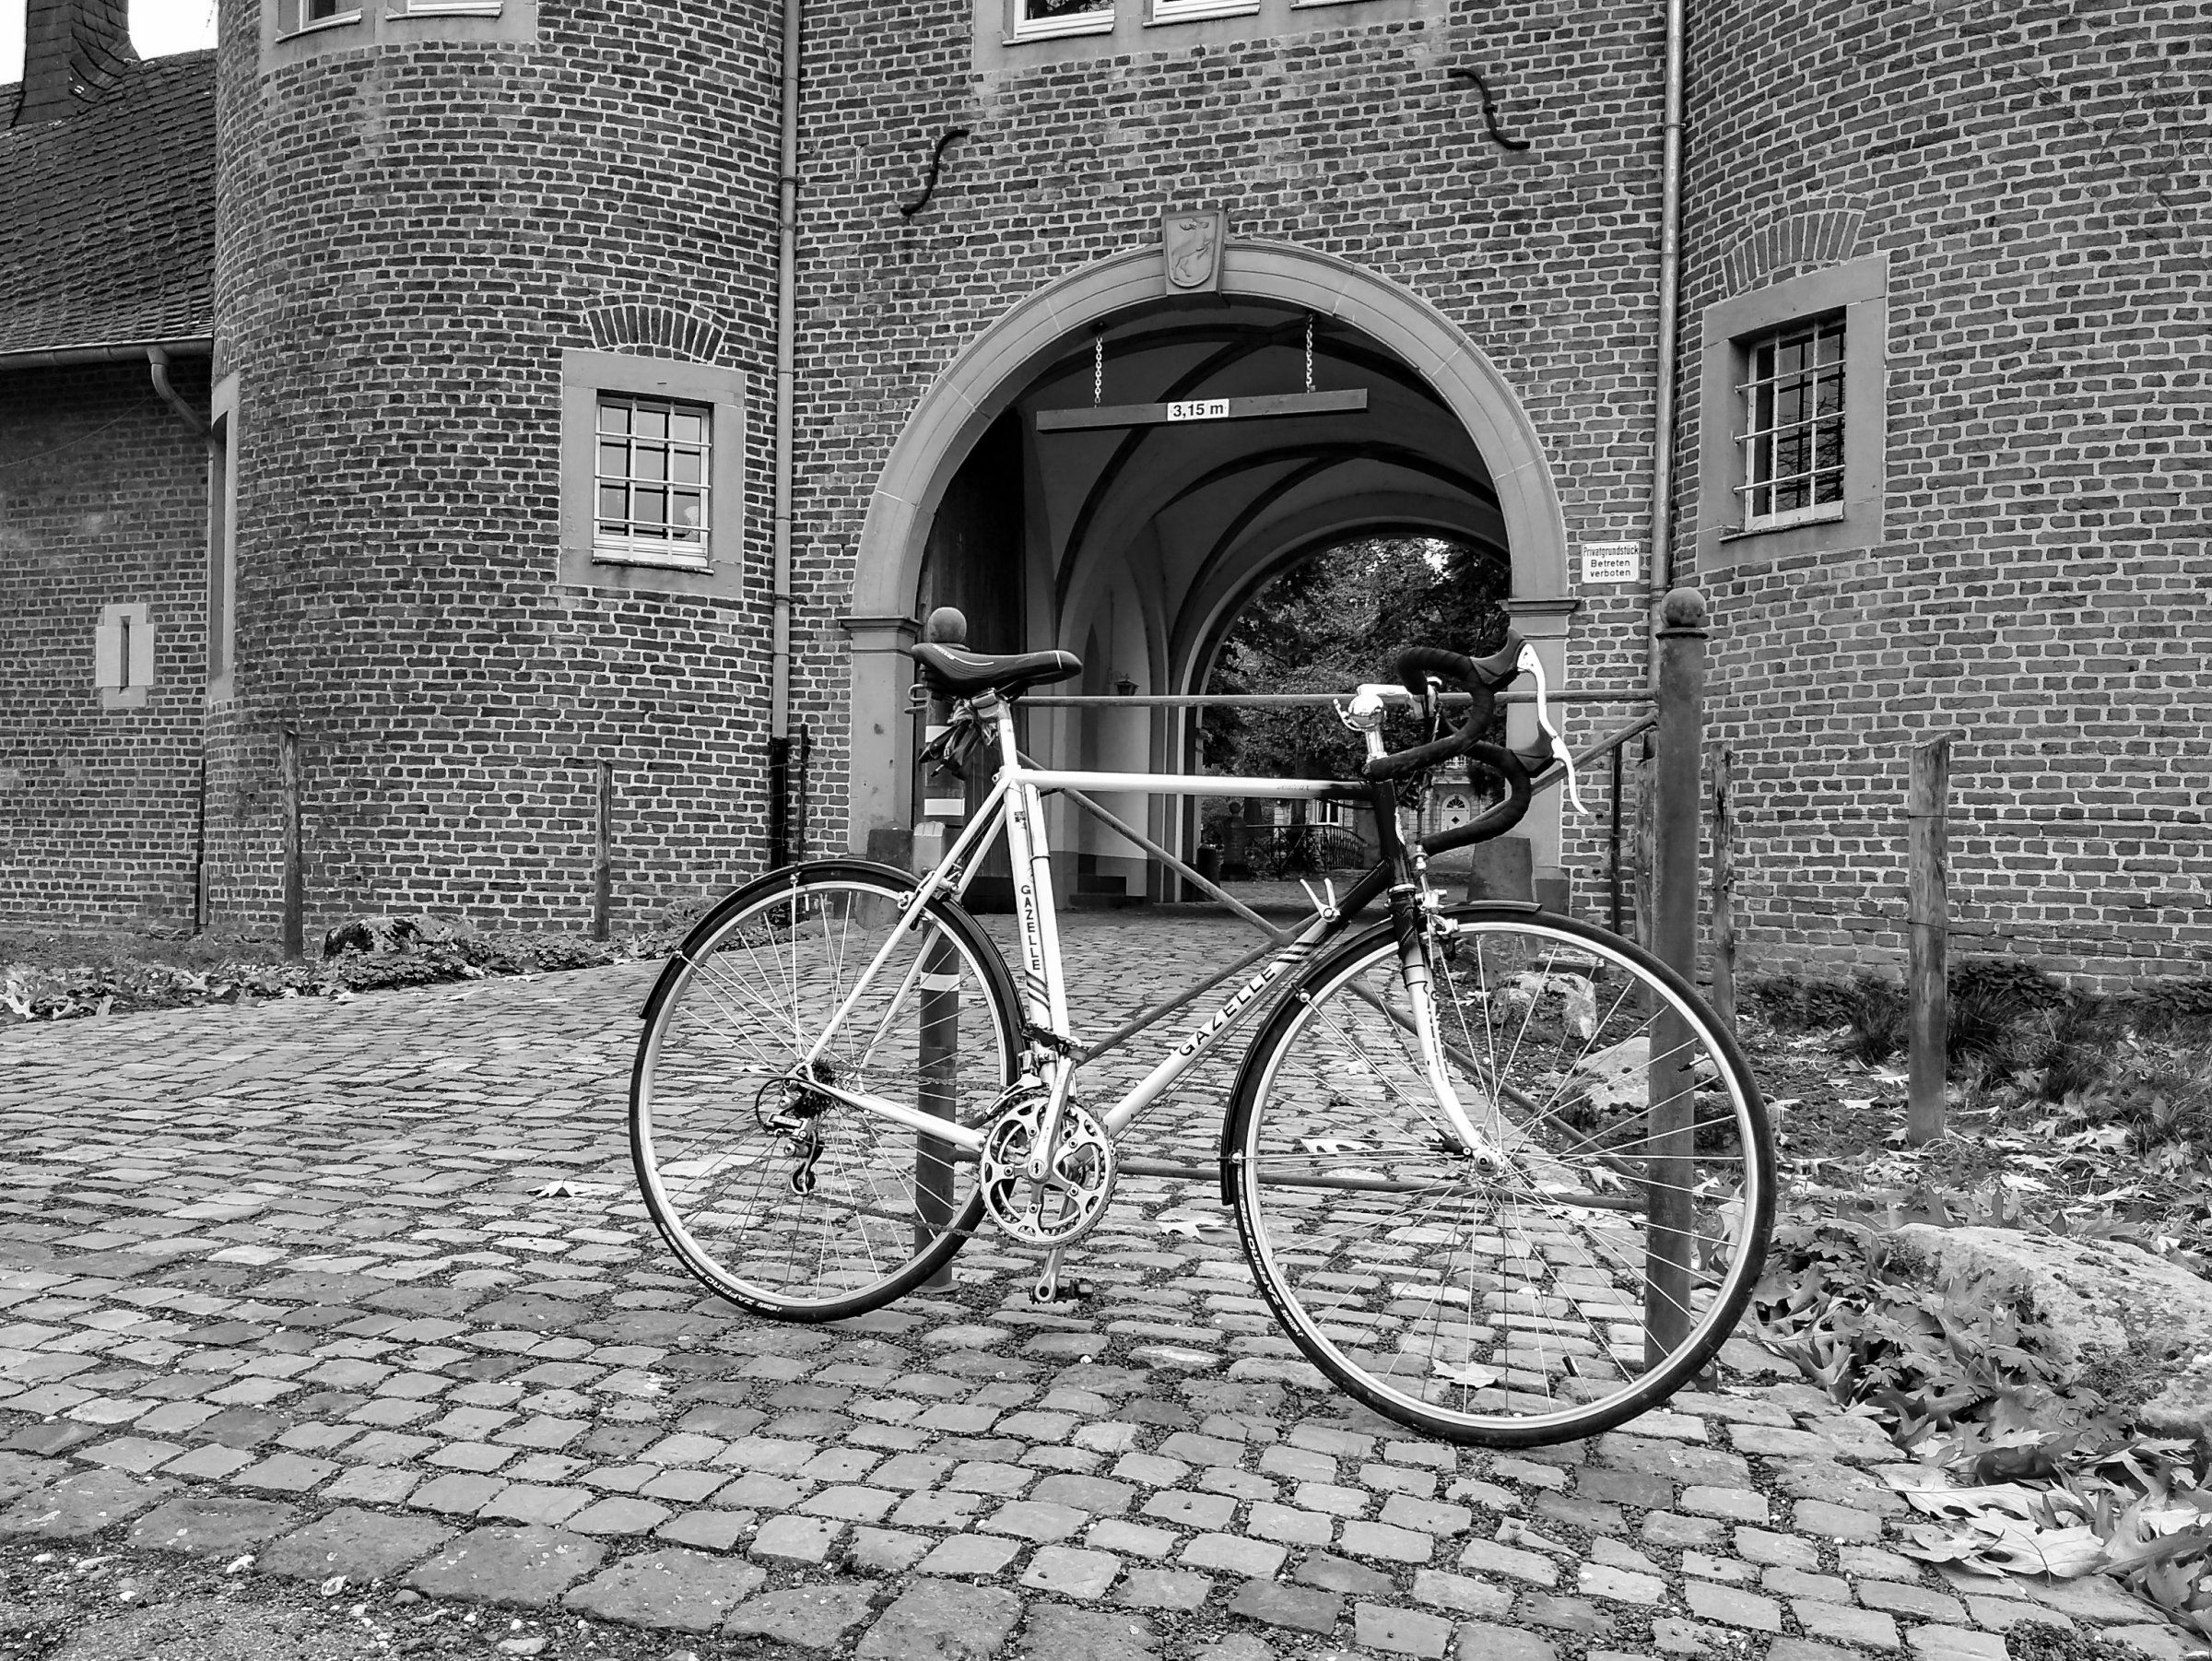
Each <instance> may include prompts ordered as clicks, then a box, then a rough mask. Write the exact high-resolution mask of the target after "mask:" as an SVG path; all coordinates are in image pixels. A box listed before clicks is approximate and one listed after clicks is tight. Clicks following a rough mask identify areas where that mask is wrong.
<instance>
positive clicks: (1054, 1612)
mask: <svg viewBox="0 0 2212 1661" xmlns="http://www.w3.org/2000/svg"><path fill="white" fill-rule="evenodd" d="M1014 1654H1015V1655H1018V1656H1020V1657H1023V1658H1024V1661H1156V1657H1157V1656H1158V1655H1159V1635H1158V1633H1157V1632H1155V1631H1154V1629H1153V1626H1152V1623H1151V1622H1150V1621H1149V1620H1146V1619H1145V1618H1144V1617H1143V1616H1141V1615H1131V1614H1124V1613H1119V1612H1115V1611H1111V1610H1105V1609H1071V1608H1065V1607H1064V1606H1062V1605H1059V1604H1050V1603H1041V1604H1036V1605H1033V1606H1032V1607H1031V1608H1030V1616H1029V1619H1028V1620H1026V1621H1024V1622H1023V1623H1022V1628H1021V1633H1020V1636H1019V1637H1018V1639H1016V1641H1015V1645H1014Z"/></svg>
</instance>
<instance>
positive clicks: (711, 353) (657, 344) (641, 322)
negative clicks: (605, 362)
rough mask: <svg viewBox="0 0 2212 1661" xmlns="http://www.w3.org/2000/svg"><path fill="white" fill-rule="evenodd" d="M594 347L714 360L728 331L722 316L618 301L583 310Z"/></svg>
mask: <svg viewBox="0 0 2212 1661" xmlns="http://www.w3.org/2000/svg"><path fill="white" fill-rule="evenodd" d="M584 322H585V324H587V325H588V326H589V327H590V329H591V331H592V347H593V349H594V350H596V351H602V352H648V353H653V354H654V355H665V356H667V357H672V358H687V359H690V360H691V361H692V362H694V363H712V362H713V361H714V360H715V359H718V358H720V357H721V356H722V343H723V338H724V336H726V335H727V334H728V333H729V330H728V329H727V327H726V326H725V325H724V324H723V323H722V321H721V320H720V319H719V318H716V317H714V316H712V314H706V313H701V312H681V311H678V310H677V308H676V307H674V306H662V305H654V304H652V303H650V302H648V301H643V300H616V301H610V302H608V303H606V304H603V305H597V306H594V307H593V308H592V309H591V310H590V311H588V312H585V313H584Z"/></svg>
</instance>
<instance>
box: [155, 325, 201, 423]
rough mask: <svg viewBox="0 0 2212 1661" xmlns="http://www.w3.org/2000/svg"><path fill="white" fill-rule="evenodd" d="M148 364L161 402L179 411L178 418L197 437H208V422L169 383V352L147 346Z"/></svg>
mask: <svg viewBox="0 0 2212 1661" xmlns="http://www.w3.org/2000/svg"><path fill="white" fill-rule="evenodd" d="M146 366H147V369H148V370H150V371H153V377H154V390H155V391H156V392H158V393H159V394H160V395H161V402H162V403H164V404H166V405H168V406H170V407H171V409H173V410H175V411H176V412H177V419H178V420H180V421H182V422H183V423H184V425H185V427H186V428H187V429H188V430H190V431H191V432H192V434H193V435H194V437H195V438H206V436H207V423H206V422H205V421H203V420H201V419H200V418H199V417H198V416H197V415H196V414H195V413H194V411H193V407H192V406H191V405H189V404H187V403H185V402H184V400H183V399H182V398H180V397H179V396H177V389H176V388H175V387H173V386H171V384H170V383H169V354H168V353H167V352H165V351H163V350H162V349H161V348H159V347H158V346H149V347H147V348H146Z"/></svg>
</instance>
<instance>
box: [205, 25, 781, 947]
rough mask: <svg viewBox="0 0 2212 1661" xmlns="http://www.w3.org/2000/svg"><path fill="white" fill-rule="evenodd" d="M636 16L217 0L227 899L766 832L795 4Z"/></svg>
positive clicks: (355, 895)
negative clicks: (777, 405) (783, 160)
mask: <svg viewBox="0 0 2212 1661" xmlns="http://www.w3.org/2000/svg"><path fill="white" fill-rule="evenodd" d="M326 12H327V13H330V14H331V15H329V16H324V13H326ZM633 12H634V8H633V10H624V9H620V8H618V9H617V10H616V11H615V13H614V14H613V15H612V16H611V17H610V15H609V13H608V11H607V9H606V8H602V7H583V6H571V5H568V4H563V3H559V0H543V3H542V4H539V3H536V0H482V3H480V4H477V5H474V6H453V5H451V4H441V6H438V7H437V8H436V9H435V10H433V9H432V8H431V7H429V6H420V7H419V8H416V7H410V6H406V5H390V4H385V3H384V0H376V3H375V4H364V5H362V6H359V8H358V9H357V10H338V9H335V8H334V7H333V6H331V5H330V4H329V0H225V5H224V6H223V18H222V32H221V45H220V92H219V121H220V154H221V157H222V160H221V166H220V172H219V179H218V227H219V228H218V256H217V274H216V332H217V336H218V347H217V363H216V369H215V373H216V378H217V381H218V392H217V395H216V408H217V411H218V416H219V417H221V418H223V421H224V426H223V428H222V436H223V440H224V442H225V443H226V444H227V446H228V459H227V465H228V466H229V470H230V472H231V474H232V482H231V485H230V492H231V501H230V505H229V516H228V524H229V532H228V535H229V548H230V552H229V566H230V571H229V579H228V583H227V584H226V583H225V579H224V577H223V575H222V572H221V562H220V561H218V573H217V577H216V584H215V585H216V588H217V591H218V604H222V603H224V602H223V594H222V591H223V590H224V588H225V587H226V586H227V587H228V590H229V595H228V600H227V610H228V617H229V643H228V647H227V649H226V648H225V647H224V646H222V645H221V644H219V643H218V647H217V649H216V651H215V654H214V657H215V668H216V674H215V676H214V683H215V684H214V690H213V696H212V697H211V707H210V728H209V741H208V758H209V764H208V815H207V819H208V826H209V855H210V857H209V866H210V873H211V882H210V901H211V905H210V912H211V918H212V921H213V922H214V923H215V925H217V926H218V927H226V928H245V929H251V930H255V931H259V932H267V931H268V930H270V929H272V928H274V927H277V926H278V925H279V924H280V922H281V921H282V920H283V919H284V918H285V916H286V913H287V911H289V913H290V914H291V916H292V917H293V918H294V919H295V920H296V921H295V922H294V925H293V926H294V927H295V928H300V926H301V925H300V922H299V921H297V920H299V919H303V923H304V928H303V932H304V934H305V936H306V937H307V939H308V940H309V942H310V944H311V948H312V941H313V939H314V937H315V936H316V934H317V933H318V931H319V930H320V929H321V928H322V927H323V926H324V925H327V923H328V922H329V921H330V920H332V919H333V918H334V917H335V916H337V915H342V914H345V913H351V912H358V911H364V910H385V909H393V908H401V907H419V906H428V907H434V908H437V909H439V910H441V911H448V912H458V913H463V914H465V915H467V916H469V917H471V918H473V919H475V920H476V921H477V922H480V923H502V922H505V923H534V924H554V925H570V926H582V925H586V924H588V923H590V922H592V921H593V920H594V916H595V915H596V918H597V920H598V921H599V922H601V923H602V924H604V923H606V922H607V921H608V919H607V917H606V912H605V902H604V901H599V900H597V899H596V898H595V896H596V895H598V894H599V893H600V892H602V891H603V883H602V880H601V875H600V871H601V867H602V866H609V865H611V866H612V869H613V875H614V882H613V885H612V886H613V890H614V892H615V893H616V894H617V895H618V901H617V907H618V914H617V917H616V919H615V920H616V921H618V922H630V923H634V922H637V921H640V920H641V917H642V916H644V915H647V914H650V913H652V912H653V911H655V910H657V909H658V908H659V907H660V905H661V903H662V902H663V901H665V900H668V899H680V898H686V897H689V896H691V895H695V894H697V893H699V892H701V891H704V890H705V889H710V888H712V887H716V886H719V885H721V884H722V883H724V882H725V881H726V880H727V878H729V876H730V875H732V874H733V873H734V871H735V869H736V868H738V866H739V865H740V864H741V863H742V862H743V861H744V860H746V859H751V858H755V857H757V854H758V843H759V837H760V821H761V817H762V814H763V810H764V798H763V795H762V792H761V789H760V787H759V774H760V765H759V757H758V755H757V753H756V752H757V751H758V749H759V743H760V738H759V735H760V734H761V733H762V732H763V731H764V713H763V712H764V705H765V697H766V694H765V682H766V670H767V665H766V654H765V653H763V652H761V651H759V650H758V649H757V648H756V646H755V642H756V641H757V640H758V639H759V638H760V637H762V636H763V635H764V634H765V632H766V629H767V599H766V595H765V592H764V590H765V584H764V583H763V582H761V581H760V580H759V572H760V571H761V569H762V565H763V560H761V559H760V558H759V555H758V552H757V551H756V553H755V554H754V556H753V557H751V558H749V559H748V557H747V549H748V548H753V549H755V550H758V549H759V548H761V547H764V546H765V540H766V529H767V527H766V524H765V511H764V509H763V507H762V505H761V503H760V502H758V501H747V481H748V480H759V479H762V478H764V477H765V476H766V475H765V468H764V466H763V465H762V463H761V456H762V455H763V454H765V435H766V432H767V428H768V421H767V419H766V417H765V414H764V412H763V411H761V410H759V409H757V408H755V407H753V406H755V405H757V404H759V403H760V402H762V401H763V399H764V396H765V389H764V388H763V385H762V381H763V377H762V375H761V373H760V371H761V367H762V366H763V364H764V363H767V362H769V361H771V360H772V343H771V342H770V341H769V340H768V339H767V337H766V330H767V326H768V325H767V321H766V320H767V319H768V317H769V316H770V315H771V307H770V304H769V303H768V296H769V295H770V294H771V291H772V269H771V260H772V253H773V247H774V240H773V239H774V230H773V226H774V220H773V208H774V182H773V177H772V159H773V156H774V154H775V148H774V131H773V120H774V110H775V99H774V77H773V70H774V64H775V56H774V51H773V41H772V40H771V39H770V38H768V37H767V36H764V35H763V34H762V33H761V32H760V30H761V29H764V28H765V29H772V26H773V22H774V19H773V17H772V14H771V13H770V12H769V11H768V10H767V8H755V9H754V10H750V11H745V10H742V9H741V10H740V11H739V12H732V11H731V10H730V9H729V8H727V7H724V6H713V5H710V4H707V3H706V0H699V3H697V4H690V5H665V6H657V7H655V8H653V12H654V15H653V16H651V17H649V18H639V17H636V16H635V15H633ZM410 13H413V14H415V15H408V14H410ZM672 42H674V43H680V48H681V50H680V51H677V50H675V49H674V48H673V47H672ZM616 428H619V429H620V430H619V431H613V429H616ZM748 449H749V450H750V451H751V452H752V453H753V454H752V455H751V456H750V458H749V460H748V456H747V451H748ZM748 571H749V572H752V573H754V580H753V581H752V582H751V583H749V584H748V583H747V572H748ZM295 844H296V851H295Z"/></svg>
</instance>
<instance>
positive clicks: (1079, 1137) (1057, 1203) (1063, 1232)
mask: <svg viewBox="0 0 2212 1661" xmlns="http://www.w3.org/2000/svg"><path fill="white" fill-rule="evenodd" d="M1045 1105H1046V1101H1045V1098H1044V1096H1043V1095H1042V1094H1041V1093H1036V1094H1030V1095H1026V1096H1023V1097H1022V1098H1020V1099H1019V1100H1018V1101H1015V1103H1014V1104H1013V1105H1012V1106H1011V1107H1009V1108H1007V1109H1006V1112H1005V1113H1002V1114H1001V1115H1000V1116H999V1117H998V1118H997V1119H995V1120H994V1121H993V1122H992V1125H991V1128H990V1129H989V1130H988V1131H987V1132H985V1133H984V1136H983V1148H982V1172H981V1186H982V1194H983V1209H984V1210H986V1211H988V1212H989V1213H990V1214H991V1218H992V1220H993V1221H994V1222H996V1223H997V1224H998V1226H999V1227H1000V1228H1002V1229H1004V1230H1005V1231H1006V1232H1007V1233H1008V1234H1010V1235H1012V1236H1013V1237H1014V1238H1015V1239H1016V1240H1019V1241H1024V1242H1027V1243H1029V1244H1030V1245H1041V1246H1064V1245H1069V1244H1072V1243H1074V1242H1076V1241H1078V1240H1080V1239H1082V1238H1083V1236H1084V1235H1086V1234H1088V1233H1089V1232H1090V1231H1091V1230H1093V1229H1095V1228H1096V1227H1098V1225H1099V1220H1100V1219H1101V1218H1103V1217H1104V1216H1105V1215H1106V1203H1107V1201H1108V1200H1110V1199H1111V1198H1112V1196H1113V1182H1114V1171H1115V1160H1114V1154H1113V1141H1112V1137H1108V1136H1107V1134H1106V1130H1105V1127H1104V1126H1103V1125H1100V1123H1099V1122H1098V1121H1097V1120H1096V1119H1094V1118H1092V1117H1091V1116H1090V1114H1089V1113H1086V1112H1085V1111H1084V1110H1083V1109H1082V1108H1080V1107H1078V1106H1077V1105H1076V1103H1074V1102H1073V1101H1070V1102H1068V1103H1067V1105H1066V1106H1065V1108H1063V1109H1062V1110H1061V1113H1060V1148H1059V1151H1058V1152H1057V1154H1055V1156H1054V1157H1053V1164H1052V1169H1051V1170H1050V1171H1048V1172H1046V1173H1045V1176H1044V1178H1043V1180H1042V1181H1041V1182H1040V1181H1038V1180H1036V1179H1034V1178H1032V1177H1031V1176H1030V1174H1029V1172H1028V1170H1027V1169H1026V1167H1027V1166H1028V1164H1029V1160H1030V1152H1031V1151H1032V1150H1033V1149H1035V1148H1036V1146H1037V1140H1038V1137H1039V1135H1040V1133H1041V1131H1042V1129H1043V1126H1044V1110H1045Z"/></svg>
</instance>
